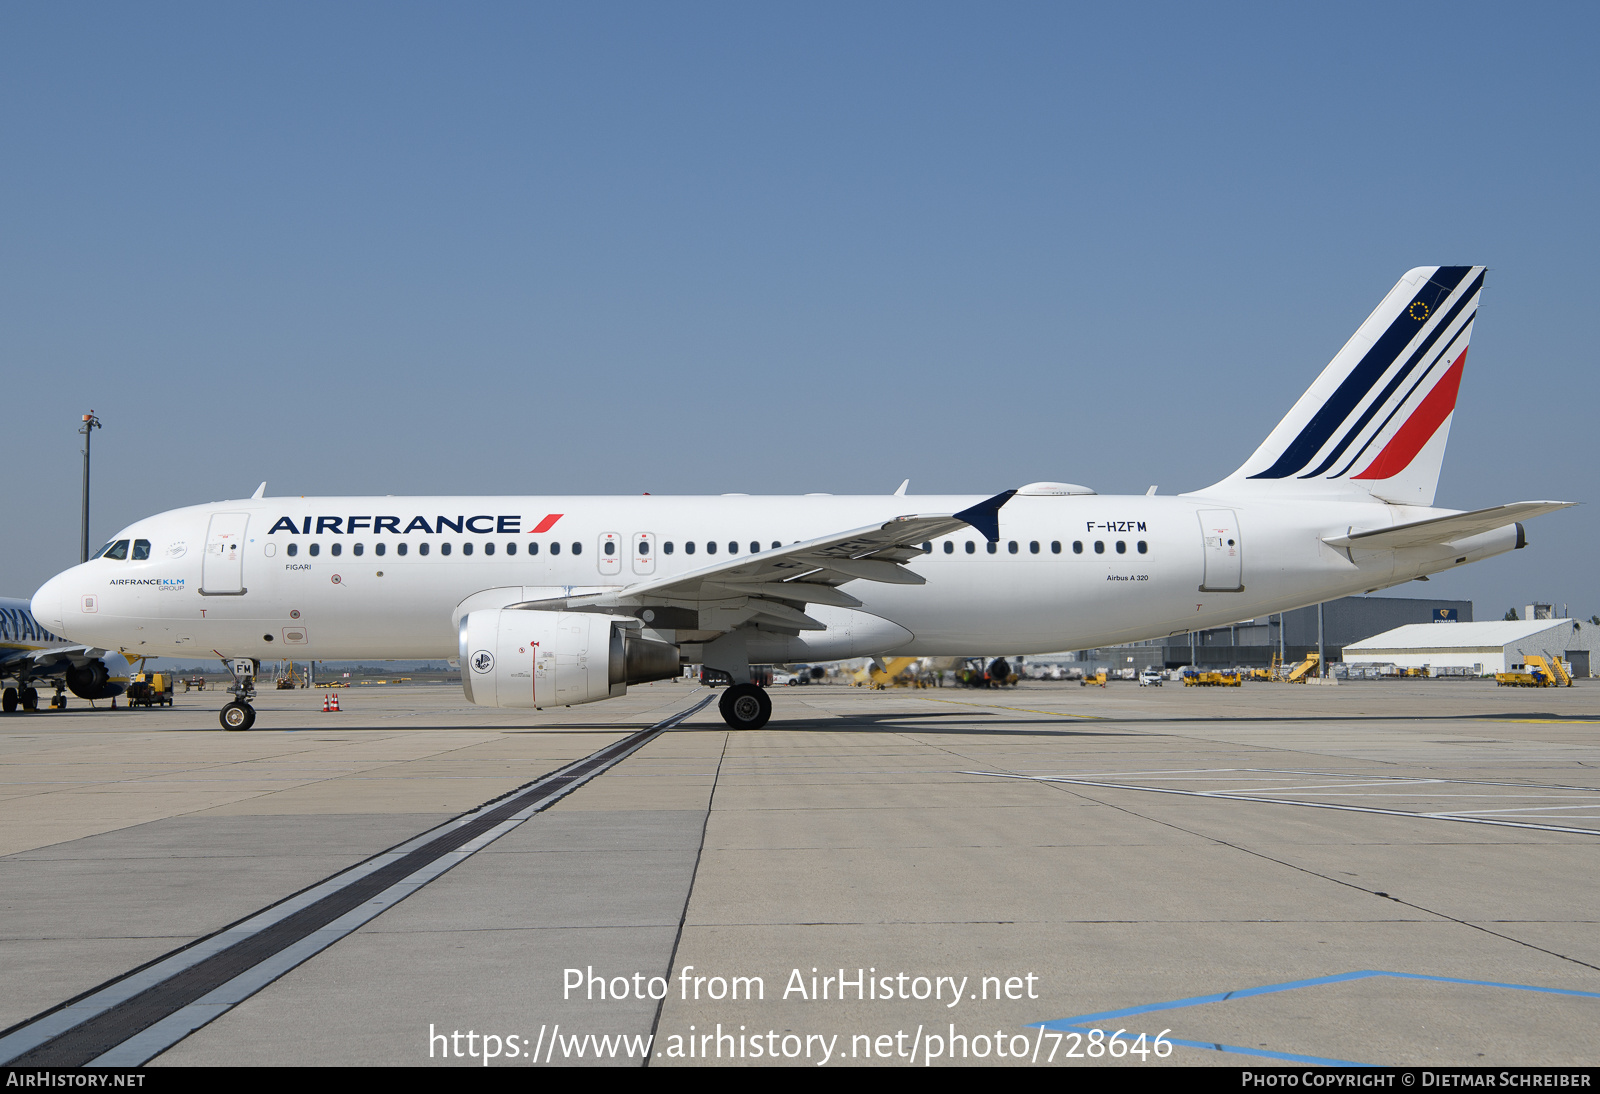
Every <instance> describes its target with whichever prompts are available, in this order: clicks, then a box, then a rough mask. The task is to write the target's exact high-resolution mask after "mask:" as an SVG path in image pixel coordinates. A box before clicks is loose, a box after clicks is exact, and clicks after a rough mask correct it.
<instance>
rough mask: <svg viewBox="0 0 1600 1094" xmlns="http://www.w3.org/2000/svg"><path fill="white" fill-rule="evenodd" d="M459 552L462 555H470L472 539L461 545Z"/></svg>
mask: <svg viewBox="0 0 1600 1094" xmlns="http://www.w3.org/2000/svg"><path fill="white" fill-rule="evenodd" d="M461 553H462V554H464V555H470V554H471V553H472V541H471V540H470V539H469V540H467V542H465V543H463V544H462V545H461Z"/></svg>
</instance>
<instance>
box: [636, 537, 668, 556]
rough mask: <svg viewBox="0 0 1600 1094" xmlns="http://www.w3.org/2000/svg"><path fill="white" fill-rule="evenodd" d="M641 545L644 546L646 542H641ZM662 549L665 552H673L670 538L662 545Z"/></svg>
mask: <svg viewBox="0 0 1600 1094" xmlns="http://www.w3.org/2000/svg"><path fill="white" fill-rule="evenodd" d="M639 546H640V547H643V546H644V544H642V543H641V544H639ZM661 550H662V552H663V553H665V554H669V555H670V554H671V553H672V541H671V540H670V539H669V540H667V542H665V543H663V544H662V545H661Z"/></svg>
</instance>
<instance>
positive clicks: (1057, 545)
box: [1050, 539, 1061, 555]
mask: <svg viewBox="0 0 1600 1094" xmlns="http://www.w3.org/2000/svg"><path fill="white" fill-rule="evenodd" d="M1050 553H1051V554H1053V555H1059V554H1060V553H1061V541H1060V540H1059V539H1053V540H1051V541H1050Z"/></svg>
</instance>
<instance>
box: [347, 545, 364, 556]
mask: <svg viewBox="0 0 1600 1094" xmlns="http://www.w3.org/2000/svg"><path fill="white" fill-rule="evenodd" d="M366 550H367V549H366V547H365V546H363V545H362V544H360V543H358V544H356V545H355V546H354V547H352V548H351V549H350V553H351V554H353V555H355V556H356V557H357V558H359V557H360V556H361V555H363V554H365V553H366Z"/></svg>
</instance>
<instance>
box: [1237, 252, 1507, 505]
mask: <svg viewBox="0 0 1600 1094" xmlns="http://www.w3.org/2000/svg"><path fill="white" fill-rule="evenodd" d="M1483 274H1484V267H1482V266H1419V267H1417V268H1416V269H1414V270H1411V271H1409V272H1408V273H1407V274H1406V275H1405V276H1404V277H1402V278H1401V279H1400V281H1399V282H1398V283H1397V284H1396V285H1395V287H1394V288H1393V289H1391V290H1389V294H1388V295H1387V296H1385V297H1384V299H1383V303H1381V304H1379V305H1378V307H1377V309H1376V310H1375V311H1374V312H1373V313H1372V314H1371V315H1370V316H1368V317H1367V321H1366V322H1365V323H1363V324H1361V328H1360V329H1359V330H1357V331H1356V333H1355V334H1354V335H1353V336H1352V337H1351V339H1350V341H1348V342H1346V343H1345V345H1344V348H1343V349H1341V350H1340V351H1339V352H1338V354H1337V355H1335V357H1334V358H1333V360H1332V361H1331V362H1329V364H1328V367H1327V368H1325V369H1323V370H1322V375H1320V376H1318V377H1317V380H1316V382H1315V383H1313V384H1312V385H1311V387H1310V389H1309V390H1307V391H1306V393H1305V394H1304V395H1302V396H1301V397H1300V401H1299V402H1297V403H1295V405H1294V409H1292V410H1290V411H1289V414H1288V415H1287V416H1286V417H1285V418H1284V419H1283V421H1281V422H1279V423H1278V426H1277V428H1276V429H1274V430H1273V431H1272V434H1271V435H1270V436H1269V437H1268V438H1267V439H1266V440H1265V441H1264V442H1262V445H1261V447H1260V448H1258V449H1256V451H1255V454H1254V455H1253V456H1251V457H1250V459H1248V460H1247V461H1245V464H1244V466H1243V467H1241V468H1239V470H1238V471H1235V472H1234V473H1233V474H1232V475H1230V476H1229V477H1228V478H1227V479H1226V480H1224V481H1223V482H1221V483H1218V484H1217V489H1227V490H1236V489H1246V490H1249V491H1250V492H1252V493H1256V492H1260V493H1275V494H1289V495H1300V496H1307V495H1310V496H1336V495H1337V496H1347V497H1348V496H1351V495H1352V494H1359V495H1364V496H1370V497H1377V498H1380V499H1382V500H1385V501H1393V502H1400V503H1404V504H1409V505H1432V504H1433V495H1434V490H1435V488H1436V487H1437V486H1438V483H1439V469H1440V467H1441V466H1442V464H1443V460H1444V447H1445V442H1446V441H1447V440H1448V438H1449V436H1450V421H1451V417H1452V415H1453V413H1454V411H1455V406H1456V392H1457V390H1458V389H1459V388H1460V385H1461V371H1462V369H1463V367H1464V366H1465V364H1466V359H1467V342H1468V341H1469V339H1470V338H1471V337H1472V321H1473V319H1474V318H1475V317H1476V315H1477V312H1478V299H1479V296H1480V294H1481V293H1482V290H1483Z"/></svg>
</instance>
